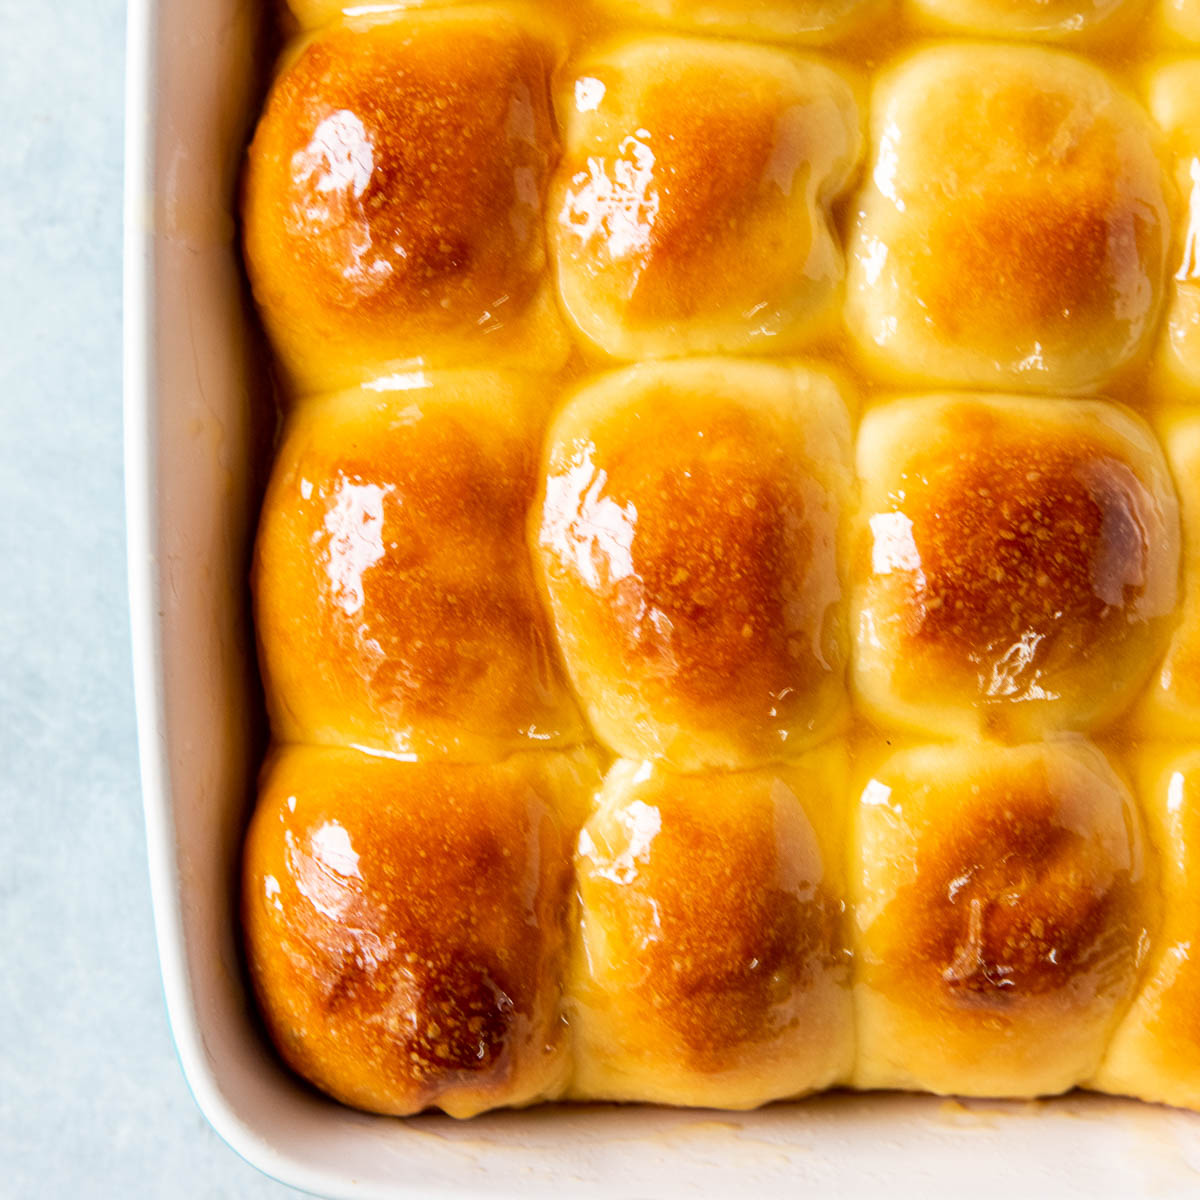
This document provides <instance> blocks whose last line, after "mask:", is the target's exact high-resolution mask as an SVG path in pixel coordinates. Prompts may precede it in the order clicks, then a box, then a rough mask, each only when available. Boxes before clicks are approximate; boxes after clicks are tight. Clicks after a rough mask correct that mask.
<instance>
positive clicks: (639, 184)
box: [550, 38, 860, 358]
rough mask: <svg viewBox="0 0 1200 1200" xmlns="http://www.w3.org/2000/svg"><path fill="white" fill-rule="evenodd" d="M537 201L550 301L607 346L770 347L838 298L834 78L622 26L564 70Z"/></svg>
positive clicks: (851, 124)
mask: <svg viewBox="0 0 1200 1200" xmlns="http://www.w3.org/2000/svg"><path fill="white" fill-rule="evenodd" d="M560 109H561V111H563V112H564V113H565V135H564V136H565V142H566V155H565V158H564V160H563V162H562V164H561V166H560V167H559V169H558V174H557V176H556V183H555V186H554V191H553V200H552V202H551V206H550V207H551V211H552V213H553V214H554V215H553V217H552V219H551V223H550V241H551V247H552V251H553V254H554V257H555V259H556V264H557V272H558V283H559V291H560V294H561V296H562V300H563V303H564V305H565V307H566V309H567V311H568V313H569V314H570V315H571V317H572V318H573V320H574V321H575V323H576V324H577V325H578V326H579V329H580V331H581V332H582V333H583V335H584V336H585V337H586V338H588V339H590V340H591V341H592V342H593V343H594V344H595V346H596V347H598V348H599V349H600V350H602V351H604V352H606V353H608V354H610V355H612V356H614V357H617V358H644V357H662V356H672V355H680V354H689V353H723V352H743V353H744V352H748V351H752V350H753V351H757V352H759V353H772V352H776V351H786V350H789V349H792V348H793V347H795V346H797V345H798V344H800V343H801V342H803V341H805V340H810V339H811V338H812V337H814V336H815V335H817V334H819V333H822V332H827V331H828V330H829V328H830V327H831V325H832V324H833V322H834V321H835V320H836V317H837V315H838V302H839V300H840V295H841V283H842V276H843V259H842V253H841V250H840V248H839V247H838V245H837V243H836V241H835V239H834V236H833V231H832V229H831V227H830V221H829V205H830V203H831V202H832V201H833V200H834V199H835V198H836V197H837V196H838V194H839V193H840V192H841V191H842V189H843V188H844V187H845V186H846V184H847V183H848V181H849V176H850V172H851V170H852V168H853V166H854V164H855V162H856V160H857V157H858V153H859V141H860V139H859V129H858V117H857V110H856V106H855V102H854V97H853V94H852V92H851V90H850V87H849V85H848V84H846V83H845V82H844V81H843V80H842V79H841V77H840V76H838V75H836V74H835V73H834V72H833V71H832V70H830V69H829V68H828V67H825V66H821V65H819V64H818V63H815V62H813V61H810V60H807V59H803V58H800V57H798V56H796V55H793V54H789V53H787V52H786V51H783V50H773V49H768V48H765V47H761V46H747V45H739V44H738V43H735V42H717V41H711V42H707V41H700V40H696V39H684V38H655V39H650V40H646V39H639V40H627V41H624V42H621V43H618V44H616V45H610V46H608V47H607V48H606V49H605V50H603V51H602V52H600V53H596V54H592V55H589V56H587V57H586V58H585V59H584V61H583V62H582V63H581V64H580V65H579V66H578V67H577V68H576V70H575V71H574V72H573V75H572V77H571V78H570V79H569V80H568V83H567V87H566V89H565V92H564V95H563V98H562V102H561V105H560Z"/></svg>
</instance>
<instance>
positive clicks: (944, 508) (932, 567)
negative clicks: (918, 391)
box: [852, 395, 1180, 739]
mask: <svg viewBox="0 0 1200 1200" xmlns="http://www.w3.org/2000/svg"><path fill="white" fill-rule="evenodd" d="M858 455H859V473H860V476H861V478H862V479H863V481H864V484H863V506H862V512H861V514H860V519H859V528H858V544H857V545H856V547H855V553H854V564H855V571H856V575H855V584H854V599H853V602H852V608H853V618H852V619H853V622H854V632H855V640H854V648H855V663H854V682H855V686H856V689H857V691H858V694H859V697H860V699H861V700H862V701H863V703H864V704H865V705H867V706H868V707H869V709H870V710H871V712H872V714H873V715H874V716H875V717H876V719H877V720H879V721H881V722H883V723H885V724H894V725H900V726H904V727H907V728H914V729H919V730H927V731H929V732H933V733H939V734H943V735H944V734H948V733H949V734H964V733H971V732H980V731H986V732H990V733H992V734H996V735H1000V736H1004V737H1009V738H1018V739H1019V738H1021V737H1027V736H1035V735H1038V734H1041V733H1045V732H1048V731H1051V730H1053V729H1089V728H1094V727H1097V726H1102V725H1104V724H1106V723H1108V722H1111V721H1112V720H1113V719H1115V718H1116V717H1117V716H1119V715H1120V714H1121V713H1122V712H1123V711H1125V709H1126V708H1128V706H1129V705H1130V704H1131V703H1132V701H1133V699H1134V697H1135V696H1136V694H1137V692H1138V691H1139V690H1140V688H1141V687H1142V685H1143V684H1144V683H1145V682H1146V680H1147V678H1148V677H1149V676H1150V673H1151V671H1152V669H1153V667H1154V664H1155V662H1156V661H1157V659H1158V656H1159V655H1161V653H1162V652H1163V650H1164V649H1165V647H1166V645H1167V641H1168V639H1169V637H1170V634H1171V629H1172V624H1173V621H1174V616H1175V609H1176V603H1177V600H1178V578H1179V561H1180V527H1179V511H1178V502H1177V500H1176V495H1175V490H1174V486H1173V484H1172V482H1171V478H1170V474H1169V471H1168V470H1167V466H1166V463H1165V461H1164V459H1163V456H1162V454H1161V451H1160V449H1159V447H1158V444H1157V442H1156V441H1155V439H1154V437H1153V434H1152V433H1151V431H1150V430H1149V428H1148V427H1147V426H1145V425H1144V424H1143V423H1142V422H1140V421H1139V420H1137V419H1136V418H1134V417H1133V416H1132V415H1131V414H1128V413H1124V412H1122V411H1120V410H1118V409H1117V408H1115V407H1114V406H1111V405H1105V404H1101V403H1098V402H1095V401H1057V402H1056V401H1051V400H1041V399H1028V400H1025V399H1019V398H1013V397H987V398H984V397H977V396H966V395H959V396H953V395H951V396H931V397H921V398H917V399H912V400H900V401H896V402H894V403H893V404H891V405H885V406H881V407H879V408H876V409H875V410H874V411H873V412H872V413H870V414H869V415H868V417H867V418H866V420H865V421H864V423H863V426H862V430H861V432H860V436H859V444H858Z"/></svg>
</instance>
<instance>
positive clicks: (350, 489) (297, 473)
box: [254, 372, 584, 759]
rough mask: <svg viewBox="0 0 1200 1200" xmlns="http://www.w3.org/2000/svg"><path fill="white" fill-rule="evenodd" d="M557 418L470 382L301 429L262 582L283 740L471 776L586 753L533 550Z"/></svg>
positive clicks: (327, 405) (258, 594) (351, 408)
mask: <svg viewBox="0 0 1200 1200" xmlns="http://www.w3.org/2000/svg"><path fill="white" fill-rule="evenodd" d="M409 382H410V383H416V382H420V381H419V380H410V381H409ZM546 408H547V405H546V402H545V399H544V396H543V395H542V390H541V389H540V388H538V387H537V386H536V385H535V384H533V383H531V382H530V381H529V380H528V379H525V378H523V377H518V376H509V375H504V374H498V373H479V372H461V373H446V374H441V375H439V376H438V377H437V378H436V380H435V381H432V382H431V383H430V385H429V386H424V387H418V386H413V387H405V388H403V389H402V390H397V391H373V390H366V389H357V390H354V391H351V392H347V393H343V394H341V395H338V396H334V397H331V398H329V399H328V400H327V401H325V402H323V403H322V404H320V405H316V404H313V405H309V406H306V407H305V408H304V409H303V411H301V412H299V413H297V414H296V415H295V416H294V417H293V418H292V419H291V421H290V422H289V425H288V427H287V430H286V432H285V436H284V439H283V442H282V444H281V447H280V450H279V454H278V456H277V458H276V462H275V470H274V474H273V478H272V481H271V485H270V488H269V490H268V493H267V498H266V501H265V503H264V506H263V513H262V519H261V523H260V528H259V535H258V544H257V554H256V563H255V572H254V585H255V600H256V617H257V627H258V637H259V645H260V650H261V657H262V665H263V671H264V675H265V678H266V682H267V690H268V694H269V697H270V699H271V707H272V713H273V717H274V724H275V732H276V736H278V737H281V738H284V739H286V740H290V741H306V742H323V743H333V744H343V745H345V744H350V745H359V746H363V747H369V748H376V749H380V750H385V751H389V752H393V753H402V754H413V753H417V754H421V755H431V756H435V757H436V756H443V757H447V756H448V757H451V758H468V759H470V758H483V759H487V758H494V757H497V756H502V755H503V754H505V753H507V752H509V751H511V750H518V749H522V748H525V749H528V748H532V747H533V746H535V745H555V744H563V743H570V742H572V741H579V740H581V739H582V738H583V736H584V731H583V727H582V724H581V722H580V719H579V717H578V714H577V712H576V709H575V705H574V701H573V699H572V697H571V695H570V693H569V691H568V689H567V687H566V684H565V682H564V680H563V679H562V677H561V674H560V671H559V667H558V662H557V656H556V652H555V650H554V645H553V635H552V634H551V631H550V628H549V622H548V620H547V618H546V614H545V612H544V610H543V609H542V606H541V602H540V600H539V598H538V596H537V592H536V589H535V586H534V580H533V572H532V564H531V562H530V559H529V555H528V549H527V546H526V541H525V528H526V522H527V519H528V514H529V510H530V508H531V506H532V503H533V499H534V494H535V490H536V486H537V484H536V479H537V470H538V458H539V455H540V451H541V430H542V427H543V421H544V417H545V412H546Z"/></svg>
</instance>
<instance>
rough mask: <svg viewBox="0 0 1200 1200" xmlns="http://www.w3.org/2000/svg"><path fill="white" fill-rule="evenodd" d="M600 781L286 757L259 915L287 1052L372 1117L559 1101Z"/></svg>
mask: <svg viewBox="0 0 1200 1200" xmlns="http://www.w3.org/2000/svg"><path fill="white" fill-rule="evenodd" d="M596 782H597V777H596V773H595V769H594V767H593V765H592V763H591V761H590V760H589V759H588V758H587V757H586V756H583V755H575V756H570V755H558V754H528V755H519V756H516V757H514V758H511V759H508V760H507V761H506V762H504V763H500V764H494V765H490V766H445V765H430V764H421V765H418V764H415V763H402V762H396V761H393V760H390V759H383V758H372V757H369V756H366V755H362V754H359V753H357V752H355V751H352V750H334V749H328V748H322V747H288V748H285V749H284V750H282V751H280V752H278V753H277V754H276V756H275V757H274V758H273V759H272V760H271V761H270V762H269V763H268V765H267V767H266V769H265V771H264V774H263V778H262V785H261V795H260V800H259V806H258V809H257V811H256V813H255V816H254V820H253V823H252V824H251V827H250V832H249V835H248V838H247V842H246V851H245V867H244V889H243V922H244V927H245V932H246V946H247V953H248V958H249V963H250V970H251V975H252V977H253V979H254V984H255V989H256V991H257V993H258V998H259V1003H260V1005H261V1007H262V1011H263V1014H264V1016H265V1018H266V1021H267V1026H268V1028H269V1030H270V1032H271V1035H272V1037H273V1038H274V1040H275V1043H276V1045H277V1046H278V1047H279V1050H280V1052H281V1054H282V1055H283V1057H284V1058H285V1059H286V1061H287V1062H288V1063H289V1064H290V1065H291V1066H292V1067H293V1068H294V1069H295V1070H296V1071H298V1072H299V1073H300V1074H301V1075H303V1076H304V1077H305V1078H307V1079H309V1080H311V1081H312V1082H313V1083H315V1084H316V1085H317V1086H318V1087H320V1088H322V1089H323V1090H324V1091H326V1092H329V1093H330V1094H331V1095H333V1096H335V1097H336V1098H337V1099H339V1100H341V1101H342V1102H343V1103H346V1104H351V1105H354V1106H355V1107H357V1108H363V1109H367V1110H369V1111H371V1112H382V1113H394V1114H407V1113H413V1112H418V1111H420V1110H421V1109H423V1108H426V1107H430V1106H437V1107H439V1108H442V1109H444V1110H445V1111H446V1112H448V1113H450V1114H451V1115H452V1116H457V1117H466V1116H471V1115H473V1114H475V1113H477V1112H480V1111H482V1110H484V1109H487V1108H492V1107H496V1106H498V1105H520V1104H528V1103H530V1102H532V1101H534V1100H538V1099H544V1098H548V1097H553V1096H555V1095H557V1094H558V1093H560V1092H561V1091H562V1089H563V1087H564V1086H565V1085H566V1082H567V1077H568V1073H569V1051H568V1046H567V1041H566V1037H565V1027H564V1025H563V1022H562V1014H561V997H562V987H563V974H562V973H563V969H564V962H565V955H566V949H567V930H568V920H569V917H570V914H571V912H572V907H571V844H572V842H573V839H574V837H575V835H576V832H577V830H578V826H579V824H580V822H581V821H582V819H583V815H584V813H585V811H586V797H587V794H588V793H589V792H590V790H591V788H592V787H593V786H594V785H595V783H596Z"/></svg>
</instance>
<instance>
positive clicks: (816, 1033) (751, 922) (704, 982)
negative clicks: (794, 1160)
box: [571, 750, 851, 1107]
mask: <svg viewBox="0 0 1200 1200" xmlns="http://www.w3.org/2000/svg"><path fill="white" fill-rule="evenodd" d="M844 789H845V756H844V753H842V752H840V751H836V750H835V751H832V752H828V751H827V752H818V753H817V754H816V755H813V756H809V757H808V758H806V759H802V760H800V761H799V762H798V763H796V764H793V765H790V766H787V767H780V768H770V769H766V770H761V771H753V772H746V773H739V774H722V775H715V776H677V775H673V774H671V773H669V772H667V771H665V770H662V769H659V768H653V767H651V766H650V765H649V764H636V763H629V762H622V763H619V764H618V765H617V766H616V767H614V768H613V770H612V771H611V772H610V774H609V776H608V778H607V780H606V782H605V787H604V790H603V792H602V794H601V796H600V799H599V804H598V808H597V811H596V812H595V813H594V814H593V816H592V818H591V820H590V821H589V822H588V824H587V826H586V827H585V829H584V831H583V834H582V835H581V838H580V843H579V860H578V868H577V869H578V879H579V889H580V902H581V906H582V920H583V931H582V939H583V940H582V956H581V957H579V958H578V959H577V962H576V969H575V982H574V984H573V987H572V993H571V994H572V1001H573V1004H572V1025H573V1027H574V1029H575V1031H576V1038H577V1045H578V1051H577V1055H578V1058H577V1076H576V1083H575V1087H576V1090H577V1091H578V1092H579V1093H580V1094H582V1095H590V1096H600V1097H609V1098H616V1099H626V1100H628V1099H650V1100H657V1101H659V1102H667V1103H672V1102H674V1103H678V1102H681V1101H682V1102H685V1103H688V1104H712V1105H719V1106H721V1107H743V1106H746V1105H749V1104H756V1103H761V1102H762V1101H763V1100H766V1099H772V1098H776V1097H779V1096H787V1095H795V1094H797V1093H799V1092H803V1091H810V1090H813V1089H816V1088H820V1087H825V1086H828V1085H829V1084H830V1083H832V1082H834V1081H835V1080H837V1079H838V1078H843V1077H844V1076H845V1074H846V1073H847V1072H848V1069H849V1063H850V1051H851V1022H850V993H849V965H850V964H849V957H848V952H847V949H846V945H845V935H844V930H843V912H844V903H843V899H842V890H841V889H842V870H841V862H840V856H839V850H838V847H839V845H840V842H841V838H842V836H843V831H842V811H843V800H844V795H845V790H844Z"/></svg>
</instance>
